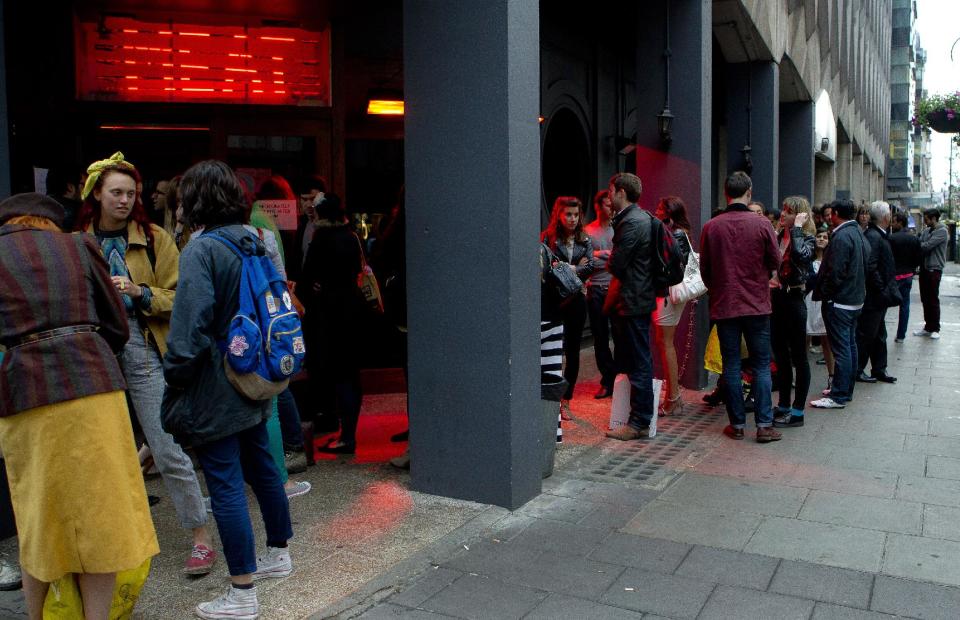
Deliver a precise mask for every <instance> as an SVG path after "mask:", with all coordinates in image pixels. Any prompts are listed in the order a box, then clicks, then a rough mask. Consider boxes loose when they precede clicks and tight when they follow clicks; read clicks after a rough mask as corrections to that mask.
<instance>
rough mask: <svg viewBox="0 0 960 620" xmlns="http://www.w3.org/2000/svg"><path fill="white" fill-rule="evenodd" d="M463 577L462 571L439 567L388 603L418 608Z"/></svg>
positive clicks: (391, 598)
mask: <svg viewBox="0 0 960 620" xmlns="http://www.w3.org/2000/svg"><path fill="white" fill-rule="evenodd" d="M462 576H463V573H461V572H460V571H455V570H452V569H449V568H444V567H442V566H437V567H436V568H433V569H431V570H429V571H427V573H426V574H425V575H422V576H421V577H420V578H419V579H418V580H416V581H415V582H414V583H413V584H411V585H410V587H408V588H406V589H404V590H402V591H400V592H398V593H396V594H394V595H393V596H391V597H390V598H389V599H388V601H389V602H390V603H394V604H396V605H401V606H403V607H417V606H418V605H420V604H421V603H423V602H424V601H425V600H427V599H428V598H430V597H431V596H433V595H434V594H436V593H437V592H439V591H440V590H442V589H444V588H446V587H447V586H448V585H450V584H451V583H453V582H454V581H456V580H457V579H459V578H460V577H462Z"/></svg>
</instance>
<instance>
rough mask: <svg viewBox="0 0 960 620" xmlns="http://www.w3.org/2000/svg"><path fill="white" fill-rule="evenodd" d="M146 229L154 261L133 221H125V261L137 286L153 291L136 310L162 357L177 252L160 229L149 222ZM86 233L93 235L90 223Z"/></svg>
mask: <svg viewBox="0 0 960 620" xmlns="http://www.w3.org/2000/svg"><path fill="white" fill-rule="evenodd" d="M150 230H151V231H152V232H153V253H154V256H155V257H156V262H155V264H154V265H153V266H151V264H150V255H149V253H148V252H147V236H146V235H145V234H144V233H143V231H141V230H140V226H139V225H138V224H137V223H136V222H134V221H133V220H130V221H129V222H128V223H127V254H126V263H127V269H129V270H130V279H131V280H132V281H133V282H134V283H135V284H137V285H138V286H147V287H149V288H150V292H151V293H153V297H152V298H151V300H150V309H149V310H143V309H138V312H140V313H141V314H142V315H143V317H144V319H146V324H147V331H148V332H149V335H150V336H151V337H152V338H153V341H154V342H156V343H157V348H158V349H159V350H160V355H161V356H163V354H164V353H166V352H167V332H169V331H170V313H171V312H172V311H173V298H174V295H175V294H176V289H177V277H178V275H179V271H178V269H179V263H180V252H179V251H177V244H176V243H174V241H173V238H172V237H170V235H169V234H168V233H167V231H165V230H164V229H163V228H161V227H159V226H157V225H156V224H150ZM87 232H88V233H90V234H93V225H92V224H91V225H90V226H89V227H87ZM145 336H146V334H145Z"/></svg>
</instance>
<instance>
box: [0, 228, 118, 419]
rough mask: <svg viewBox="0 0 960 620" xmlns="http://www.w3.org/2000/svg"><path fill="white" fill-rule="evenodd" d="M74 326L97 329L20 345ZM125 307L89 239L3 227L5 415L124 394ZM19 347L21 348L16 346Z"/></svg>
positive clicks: (0, 293)
mask: <svg viewBox="0 0 960 620" xmlns="http://www.w3.org/2000/svg"><path fill="white" fill-rule="evenodd" d="M70 326H93V327H96V328H97V331H96V332H94V331H88V332H82V333H73V334H69V335H63V336H58V337H51V338H45V339H41V340H38V341H36V342H30V343H27V344H20V343H21V341H22V340H23V338H24V337H26V336H30V335H32V334H37V333H39V332H46V331H49V330H54V329H58V328H63V327H70ZM128 337H129V332H128V327H127V320H126V312H125V310H124V307H123V302H122V301H121V300H120V296H119V295H118V294H117V292H116V290H115V288H114V286H113V284H112V283H111V281H110V275H109V271H108V269H107V264H106V263H105V262H104V260H103V258H102V257H101V255H100V249H99V247H97V242H96V240H94V239H93V238H92V237H90V236H89V235H70V234H66V233H57V232H49V231H44V230H38V229H36V228H30V227H26V226H16V225H6V226H0V345H2V347H0V351H3V348H8V349H7V350H6V351H3V352H0V356H2V358H0V417H3V416H9V415H13V414H15V413H19V412H21V411H26V410H27V409H33V408H35V407H41V406H44V405H52V404H55V403H59V402H63V401H67V400H74V399H77V398H82V397H84V396H92V395H94V394H102V393H105V392H113V391H116V390H122V389H124V388H125V384H124V381H123V374H122V373H121V372H120V367H119V366H118V365H117V360H116V357H115V354H116V352H118V351H120V350H121V349H122V348H123V345H124V344H125V343H126V341H127V338H128ZM17 345H19V346H17Z"/></svg>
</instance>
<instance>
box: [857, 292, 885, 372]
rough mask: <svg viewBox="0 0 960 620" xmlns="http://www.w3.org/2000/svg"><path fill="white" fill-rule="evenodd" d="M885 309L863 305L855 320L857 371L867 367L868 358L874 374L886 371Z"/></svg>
mask: <svg viewBox="0 0 960 620" xmlns="http://www.w3.org/2000/svg"><path fill="white" fill-rule="evenodd" d="M886 316H887V309H886V308H882V309H880V310H877V309H875V308H866V307H864V309H863V312H861V313H860V319H859V320H858V321H857V361H858V364H859V368H857V370H858V371H859V372H863V371H864V369H865V368H866V367H867V358H870V372H871V374H873V375H874V376H876V375H879V374H884V373H886V372H887V324H886V322H885V321H884V318H885V317H886Z"/></svg>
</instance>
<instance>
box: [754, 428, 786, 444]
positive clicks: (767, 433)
mask: <svg viewBox="0 0 960 620" xmlns="http://www.w3.org/2000/svg"><path fill="white" fill-rule="evenodd" d="M781 439H783V435H781V434H780V431H775V430H773V429H772V428H770V427H766V428H758V429H757V443H770V442H771V441H780V440H781Z"/></svg>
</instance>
